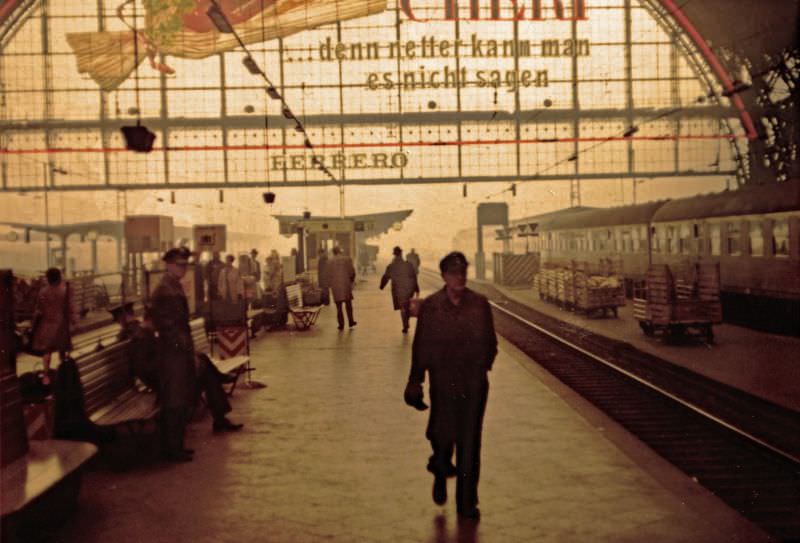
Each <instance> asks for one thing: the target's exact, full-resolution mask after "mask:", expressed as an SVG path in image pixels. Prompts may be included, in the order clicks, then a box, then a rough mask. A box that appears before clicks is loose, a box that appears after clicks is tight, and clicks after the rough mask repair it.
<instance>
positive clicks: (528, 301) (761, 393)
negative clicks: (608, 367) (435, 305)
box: [483, 282, 800, 412]
mask: <svg viewBox="0 0 800 543" xmlns="http://www.w3.org/2000/svg"><path fill="white" fill-rule="evenodd" d="M483 283H484V284H487V285H491V286H492V287H494V288H495V289H497V290H498V291H499V292H501V293H502V294H503V295H505V296H506V297H508V298H510V299H512V300H514V301H516V302H519V303H521V304H523V305H526V306H528V307H530V308H532V309H535V310H536V311H539V312H541V313H544V314H545V315H548V316H550V317H553V318H555V319H558V320H561V321H563V322H566V323H569V324H572V325H574V326H578V327H582V328H584V329H586V330H588V331H590V332H593V333H596V334H599V335H601V336H605V337H608V338H612V339H616V340H619V341H624V342H627V343H629V344H631V345H632V346H634V347H636V348H637V349H639V350H640V351H643V352H646V353H648V354H651V355H654V356H657V357H659V358H662V359H664V360H666V361H668V362H671V363H673V364H677V365H679V366H682V367H685V368H687V369H689V370H691V371H693V372H695V373H699V374H700V375H703V376H705V377H708V378H710V379H713V380H715V381H718V382H720V383H724V384H726V385H729V386H732V387H734V388H736V389H739V390H743V391H745V392H748V393H750V394H752V395H754V396H757V397H759V398H762V399H765V400H768V401H771V402H773V403H775V404H778V405H781V406H783V407H787V408H789V409H793V410H795V411H798V412H800V364H798V363H797V360H798V358H800V338H796V337H791V336H783V335H779V334H770V333H768V332H760V331H758V330H753V329H750V328H745V327H743V326H736V325H732V324H724V323H723V324H718V325H714V343H713V344H710V345H709V344H707V343H706V342H705V341H702V340H699V339H697V340H695V339H687V340H686V341H682V342H680V343H671V342H668V341H664V340H662V339H661V338H659V337H655V336H652V337H648V336H645V335H644V333H643V332H642V330H641V328H640V327H639V323H638V322H637V321H636V319H635V318H634V317H633V305H632V303H631V301H630V300H627V305H626V306H625V307H621V308H619V317H618V318H613V317H611V318H610V317H606V318H588V317H586V316H585V315H583V314H579V313H574V312H572V311H569V310H566V309H562V308H560V307H558V306H557V305H555V304H552V303H549V302H546V301H544V300H540V299H539V296H538V294H537V293H535V292H534V291H533V289H531V288H509V287H503V286H501V285H496V284H494V283H488V282H483Z"/></svg>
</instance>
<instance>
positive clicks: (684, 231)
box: [679, 224, 696, 255]
mask: <svg viewBox="0 0 800 543" xmlns="http://www.w3.org/2000/svg"><path fill="white" fill-rule="evenodd" d="M680 231H681V237H680V240H679V244H680V248H679V249H680V253H681V254H682V255H688V254H689V253H691V252H692V251H691V248H690V245H691V243H692V238H691V234H692V229H691V227H690V226H689V225H688V224H682V225H681V226H680ZM695 237H696V236H695Z"/></svg>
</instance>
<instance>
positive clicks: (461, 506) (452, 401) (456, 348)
mask: <svg viewBox="0 0 800 543" xmlns="http://www.w3.org/2000/svg"><path fill="white" fill-rule="evenodd" d="M439 269H440V270H441V272H442V278H443V279H444V282H445V286H444V288H443V289H441V290H440V291H438V292H436V293H435V294H432V295H431V296H429V297H427V298H426V299H425V300H424V301H423V302H422V305H421V307H420V312H419V321H418V322H417V329H416V333H415V334H414V345H413V351H412V353H413V354H412V363H411V372H410V374H409V377H408V384H407V385H406V390H405V394H404V396H405V401H406V403H408V404H409V405H411V406H414V407H416V408H417V409H425V408H426V407H427V406H425V404H424V403H423V401H422V398H423V391H422V383H423V382H424V381H425V372H426V371H427V372H428V375H429V376H430V400H431V412H430V417H429V419H428V428H427V431H426V434H425V435H426V437H427V438H428V440H430V442H431V447H432V449H433V455H431V457H430V459H429V461H428V471H430V472H432V473H433V475H434V483H433V500H434V502H436V503H437V504H439V505H441V504H443V503H445V502H446V501H447V476H448V475H453V474H455V475H457V482H456V506H457V510H458V514H459V516H460V517H462V518H469V519H476V520H477V519H478V518H479V517H480V511H479V510H478V507H477V505H478V478H479V475H480V452H481V431H482V427H483V414H484V411H485V409H486V399H487V396H488V392H489V381H488V378H487V372H488V371H489V370H491V369H492V364H493V362H494V358H495V356H496V355H497V337H496V336H495V333H494V323H493V320H492V312H491V308H490V307H489V302H488V301H487V299H486V298H485V297H483V296H481V295H480V294H478V293H476V292H473V291H472V290H470V289H468V288H467V287H466V284H467V259H466V258H465V257H464V255H463V254H462V253H460V252H453V253H450V254H448V255H447V256H445V257H444V258H443V259H442V261H441V262H440V263H439ZM454 448H455V452H456V469H455V470H453V467H452V464H451V461H452V460H451V459H452V455H453V449H454ZM454 471H455V473H453V472H454Z"/></svg>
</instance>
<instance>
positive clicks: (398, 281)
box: [380, 247, 419, 334]
mask: <svg viewBox="0 0 800 543" xmlns="http://www.w3.org/2000/svg"><path fill="white" fill-rule="evenodd" d="M393 253H394V259H393V260H392V262H391V263H390V264H389V265H388V266H386V271H385V272H384V274H383V277H381V285H380V289H381V290H383V287H385V286H386V283H388V282H389V281H391V282H392V303H393V304H394V309H395V311H397V310H398V309H399V310H400V319H401V320H402V321H403V333H404V334H407V333H408V301H409V300H410V299H411V297H412V296H413V295H414V294H419V285H418V284H417V274H416V273H415V272H414V267H413V266H412V265H411V264H410V263H409V262H406V261H404V260H403V250H402V249H401V248H400V247H395V248H394V251H393Z"/></svg>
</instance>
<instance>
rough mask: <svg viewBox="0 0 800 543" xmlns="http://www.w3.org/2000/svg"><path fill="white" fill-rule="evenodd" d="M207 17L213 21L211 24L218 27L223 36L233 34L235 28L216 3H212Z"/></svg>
mask: <svg viewBox="0 0 800 543" xmlns="http://www.w3.org/2000/svg"><path fill="white" fill-rule="evenodd" d="M206 15H208V18H209V19H211V22H212V23H214V26H216V27H217V30H219V31H220V32H222V33H223V34H233V27H232V26H231V23H230V22H229V21H228V18H227V17H225V14H224V13H223V12H222V10H221V9H219V6H218V5H217V3H216V2H213V1H212V2H211V5H210V6H209V8H208V11H206Z"/></svg>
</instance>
